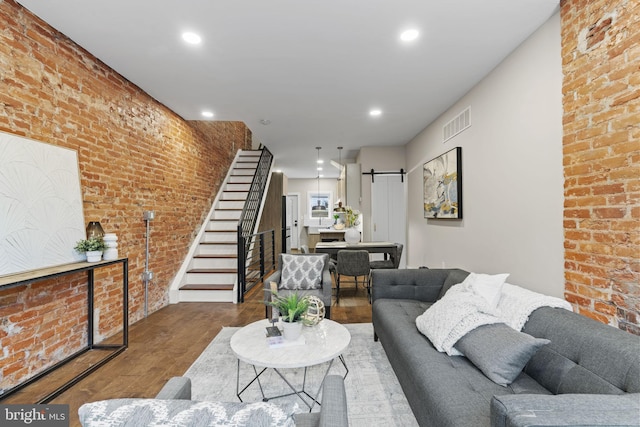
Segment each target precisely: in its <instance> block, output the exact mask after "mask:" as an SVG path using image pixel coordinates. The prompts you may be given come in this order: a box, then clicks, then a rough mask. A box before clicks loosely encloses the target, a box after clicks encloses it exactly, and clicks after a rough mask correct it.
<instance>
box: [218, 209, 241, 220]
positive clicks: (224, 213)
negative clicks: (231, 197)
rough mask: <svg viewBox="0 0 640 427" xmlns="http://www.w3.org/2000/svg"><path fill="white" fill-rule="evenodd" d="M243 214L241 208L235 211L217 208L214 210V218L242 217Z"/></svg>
mask: <svg viewBox="0 0 640 427" xmlns="http://www.w3.org/2000/svg"><path fill="white" fill-rule="evenodd" d="M241 214H242V211H241V210H234V211H219V210H216V211H214V212H213V219H240V215H241Z"/></svg>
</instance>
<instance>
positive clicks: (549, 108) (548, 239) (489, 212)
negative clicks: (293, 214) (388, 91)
mask: <svg viewBox="0 0 640 427" xmlns="http://www.w3.org/2000/svg"><path fill="white" fill-rule="evenodd" d="M561 95H562V67H561V58H560V17H559V14H556V15H554V16H553V17H552V18H550V20H549V21H548V22H547V23H545V24H544V25H543V26H542V27H541V28H540V29H539V30H538V31H537V32H536V33H534V34H533V35H532V36H531V37H530V38H529V39H528V40H527V41H525V42H524V43H523V44H522V45H521V46H520V47H519V48H518V49H516V50H515V51H514V52H513V53H512V54H511V55H510V56H509V57H507V58H506V59H505V60H504V61H503V62H502V63H501V64H500V65H499V66H498V67H496V69H495V70H494V71H493V72H492V73H491V74H489V75H488V76H487V77H486V78H485V79H484V80H483V81H482V82H480V83H479V84H478V85H477V86H476V87H474V88H473V89H472V90H471V91H470V92H469V93H468V94H467V95H465V96H464V97H463V98H462V99H461V100H460V101H459V102H457V103H456V104H454V105H453V106H452V107H451V108H450V109H449V110H448V111H447V112H445V113H444V114H443V115H442V116H441V117H440V118H439V119H437V120H436V121H435V122H433V123H432V124H431V125H429V126H428V127H427V128H425V129H424V130H423V131H422V132H421V133H420V134H418V135H417V136H416V137H415V138H414V139H413V140H412V141H411V142H410V143H409V144H407V146H406V153H405V156H406V165H407V169H408V170H409V171H410V173H409V176H408V182H409V188H408V194H409V196H408V200H409V202H408V203H409V206H408V210H409V214H408V215H409V230H408V247H407V264H408V266H410V267H418V266H420V265H426V266H428V267H432V268H439V267H442V265H443V264H444V265H445V266H446V267H460V268H463V269H466V270H469V271H474V272H479V273H492V274H494V273H503V272H504V273H510V274H511V276H510V277H509V279H508V281H509V282H510V283H514V284H518V285H521V286H524V287H527V288H530V289H532V290H535V291H538V292H543V293H546V294H550V295H554V296H558V297H562V295H563V290H564V277H563V275H564V267H563V262H564V253H563V225H562V210H563V170H562V100H561ZM467 106H471V127H470V128H469V129H467V130H465V131H464V132H462V133H461V134H459V135H457V136H456V137H454V138H453V139H451V140H449V141H448V142H447V143H445V144H443V143H442V126H443V125H444V124H445V123H446V122H447V121H449V120H451V119H452V118H453V117H455V116H456V115H457V114H458V113H460V112H461V111H462V110H464V109H465V108H466V107H467ZM456 146H461V147H462V173H463V175H462V182H463V216H464V218H463V219H462V220H443V219H441V220H426V219H424V217H423V206H422V200H423V197H422V165H423V163H424V162H426V161H428V160H431V159H432V158H434V157H437V156H439V155H440V154H442V153H444V152H446V151H448V150H450V149H452V148H453V147H456ZM364 169H366V168H365V167H364V165H363V170H364Z"/></svg>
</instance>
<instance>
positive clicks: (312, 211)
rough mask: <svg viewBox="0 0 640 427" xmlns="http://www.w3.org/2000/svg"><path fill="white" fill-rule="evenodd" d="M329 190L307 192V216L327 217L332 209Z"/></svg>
mask: <svg viewBox="0 0 640 427" xmlns="http://www.w3.org/2000/svg"><path fill="white" fill-rule="evenodd" d="M331 203H332V201H331V192H320V193H318V192H313V193H312V192H309V217H311V218H329V212H330V211H331V210H332V209H333V205H332V204H331Z"/></svg>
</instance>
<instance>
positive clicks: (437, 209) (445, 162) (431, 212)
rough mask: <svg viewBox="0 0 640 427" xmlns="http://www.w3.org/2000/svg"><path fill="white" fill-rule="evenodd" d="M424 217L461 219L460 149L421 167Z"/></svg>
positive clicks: (455, 149) (448, 152) (457, 148)
mask: <svg viewBox="0 0 640 427" xmlns="http://www.w3.org/2000/svg"><path fill="white" fill-rule="evenodd" d="M423 193H424V217H425V218H443V219H462V147H456V148H454V149H452V150H449V151H447V152H446V153H444V154H441V155H440V156H438V157H436V158H435V159H433V160H429V161H428V162H426V163H425V164H424V167H423Z"/></svg>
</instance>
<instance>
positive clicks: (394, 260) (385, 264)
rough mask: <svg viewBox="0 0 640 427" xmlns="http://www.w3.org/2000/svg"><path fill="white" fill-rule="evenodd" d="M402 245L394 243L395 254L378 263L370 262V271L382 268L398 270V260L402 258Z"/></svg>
mask: <svg viewBox="0 0 640 427" xmlns="http://www.w3.org/2000/svg"><path fill="white" fill-rule="evenodd" d="M403 248H404V245H403V244H402V243H396V253H395V256H394V254H391V256H390V257H389V259H385V260H380V261H371V263H370V264H371V269H372V270H376V269H384V268H388V269H389V268H398V266H399V265H400V258H401V257H402V249H403Z"/></svg>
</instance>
